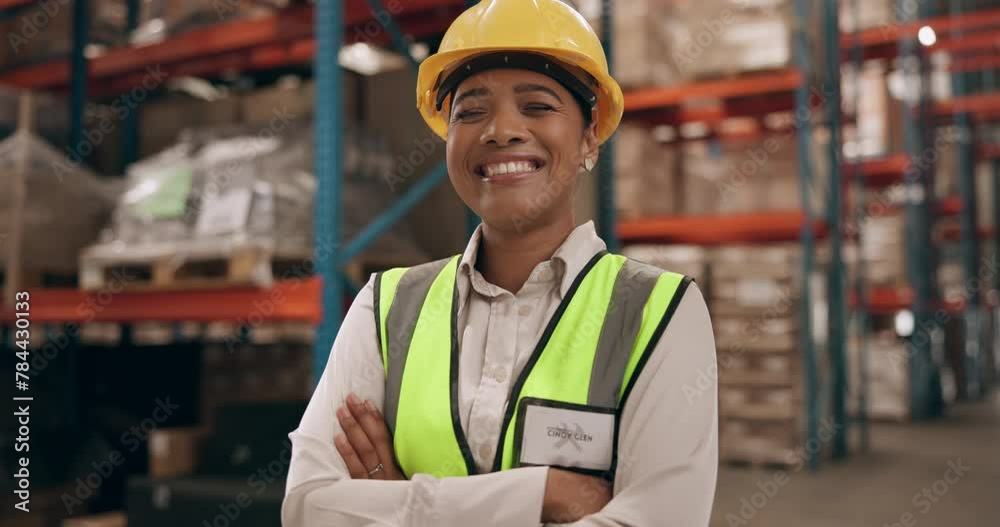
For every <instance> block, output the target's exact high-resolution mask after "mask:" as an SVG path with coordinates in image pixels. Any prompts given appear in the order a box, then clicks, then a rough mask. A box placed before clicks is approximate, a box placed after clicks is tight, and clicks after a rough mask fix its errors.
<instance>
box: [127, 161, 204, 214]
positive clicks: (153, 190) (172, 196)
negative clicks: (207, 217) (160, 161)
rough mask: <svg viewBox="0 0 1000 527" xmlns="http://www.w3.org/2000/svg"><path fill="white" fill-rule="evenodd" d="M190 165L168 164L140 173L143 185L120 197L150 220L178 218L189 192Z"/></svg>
mask: <svg viewBox="0 0 1000 527" xmlns="http://www.w3.org/2000/svg"><path fill="white" fill-rule="evenodd" d="M191 176H192V170H191V166H190V165H187V164H182V165H177V166H171V167H169V168H164V169H163V170H159V171H156V172H154V173H150V174H147V175H144V176H143V184H141V185H136V186H135V188H133V189H131V190H129V192H128V193H127V194H126V195H125V196H124V197H123V198H122V199H123V201H125V202H126V203H131V204H132V206H131V209H132V213H133V214H135V215H136V216H139V217H144V218H152V219H171V218H180V217H181V216H183V215H184V211H185V210H186V208H187V199H188V194H190V193H191Z"/></svg>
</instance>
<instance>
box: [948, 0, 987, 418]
mask: <svg viewBox="0 0 1000 527" xmlns="http://www.w3.org/2000/svg"><path fill="white" fill-rule="evenodd" d="M950 4H951V14H952V15H953V16H957V15H960V14H962V0H952V1H951V2H950ZM959 31H960V30H959ZM955 36H956V37H960V36H961V35H960V34H959V35H955ZM965 77H966V74H965V73H962V72H957V73H954V74H953V75H952V76H951V82H952V92H953V94H954V96H955V97H961V96H963V95H967V94H968V93H969V90H968V86H967V85H966V78H965ZM954 121H955V128H956V130H957V131H958V148H957V149H956V150H957V152H956V153H957V154H958V155H957V156H956V158H957V161H958V166H957V169H958V191H959V195H960V196H961V198H962V210H961V211H960V212H959V233H960V236H959V245H960V250H961V255H962V258H961V261H962V270H963V272H964V275H965V283H967V284H970V283H972V280H975V279H978V276H979V273H978V266H979V228H978V225H977V224H976V219H977V215H976V167H975V146H974V145H973V141H972V135H973V130H972V121H971V119H970V118H969V114H968V113H966V112H962V113H957V114H955V118H954ZM979 299H980V292H979V291H978V290H976V291H970V292H969V294H968V298H967V299H966V304H965V313H964V315H965V317H964V318H965V334H964V335H963V340H964V341H965V346H963V349H964V354H963V366H964V369H965V393H964V394H962V395H963V396H965V397H967V398H970V399H973V398H977V397H978V396H979V395H980V394H981V393H982V390H981V389H982V385H981V382H980V375H979V361H980V349H979V342H980V340H979V338H980V335H981V329H980V321H979V317H980V314H981V311H980V307H981V303H980V301H979Z"/></svg>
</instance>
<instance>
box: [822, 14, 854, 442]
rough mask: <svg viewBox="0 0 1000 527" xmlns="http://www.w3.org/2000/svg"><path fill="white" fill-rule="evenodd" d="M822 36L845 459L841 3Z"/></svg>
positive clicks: (837, 409)
mask: <svg viewBox="0 0 1000 527" xmlns="http://www.w3.org/2000/svg"><path fill="white" fill-rule="evenodd" d="M823 7H824V13H823V21H824V25H825V28H824V29H825V32H824V33H823V34H824V36H825V38H824V44H825V48H826V65H827V68H826V82H828V83H829V84H830V90H829V93H828V94H827V95H828V99H827V100H826V101H824V103H825V108H826V113H827V120H828V121H829V123H830V124H829V129H830V142H829V157H830V192H829V197H830V201H829V203H828V207H827V224H828V225H829V233H830V234H829V236H830V268H829V273H828V274H827V278H828V282H827V301H828V309H829V310H828V312H827V315H828V320H829V330H828V335H829V342H828V344H827V346H828V347H827V353H828V355H829V356H830V381H831V384H832V385H833V386H832V387H833V393H832V400H831V404H832V408H831V412H832V414H833V415H832V417H833V445H832V446H833V457H834V458H835V459H836V458H842V457H844V456H846V455H847V431H848V422H847V405H846V400H847V356H846V353H845V352H844V341H845V339H844V333H845V330H846V324H845V313H846V307H845V306H846V304H847V301H846V299H845V294H844V293H845V291H844V256H843V235H844V229H843V218H844V211H843V206H842V203H841V198H842V196H843V193H842V192H841V189H842V188H843V187H842V186H841V177H842V172H841V158H840V153H841V135H842V134H841V122H840V117H841V113H840V112H841V109H840V26H839V25H838V19H837V15H838V10H839V2H837V1H836V0H826V1H825V2H823Z"/></svg>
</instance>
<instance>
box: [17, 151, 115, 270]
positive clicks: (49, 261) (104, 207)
mask: <svg viewBox="0 0 1000 527" xmlns="http://www.w3.org/2000/svg"><path fill="white" fill-rule="evenodd" d="M22 169H23V172H22ZM116 183H117V182H116V181H114V180H108V179H100V178H98V177H97V176H96V175H95V174H93V173H91V172H90V171H89V170H88V169H87V168H86V167H84V166H80V165H78V164H76V163H74V162H73V161H71V160H69V159H67V158H66V156H65V155H63V154H62V153H61V152H59V151H58V150H56V149H55V148H54V147H52V146H51V145H49V143H47V142H46V141H44V140H42V139H40V138H38V137H36V136H34V135H32V134H30V133H28V132H26V131H19V132H17V133H15V134H14V135H12V136H10V137H8V138H7V139H5V140H4V141H3V142H0V188H3V189H4V191H3V192H0V233H4V235H5V236H4V238H3V239H0V264H3V266H4V268H6V266H7V265H8V264H9V263H10V262H11V261H12V260H13V259H17V260H18V261H19V263H20V268H21V273H20V274H21V282H22V283H21V285H47V284H51V285H70V286H72V285H75V284H73V283H71V282H73V281H74V276H75V275H76V273H77V253H78V252H79V251H80V250H81V249H82V248H83V247H85V246H86V245H88V244H90V243H93V242H94V241H95V240H96V239H97V238H98V234H99V233H100V230H101V227H102V226H103V225H104V224H105V223H106V222H107V221H108V218H109V217H110V215H111V210H112V208H113V206H114V203H115V199H116V196H117V193H118V188H119V185H117V184H116ZM18 186H20V188H21V189H22V190H23V193H21V192H18V191H17V189H18ZM15 231H17V233H19V235H18V234H17V233H15ZM16 240H20V243H15V242H16ZM67 282H70V283H67Z"/></svg>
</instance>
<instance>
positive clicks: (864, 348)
mask: <svg viewBox="0 0 1000 527" xmlns="http://www.w3.org/2000/svg"><path fill="white" fill-rule="evenodd" d="M851 12H852V17H853V19H854V24H853V27H855V28H857V27H861V0H852V2H851ZM863 57H864V54H863V52H862V49H861V40H860V37H859V34H858V32H857V31H855V32H854V34H853V35H852V39H851V62H852V63H853V64H854V66H855V68H856V72H855V75H854V89H853V91H854V112H853V113H854V115H857V114H858V107H859V105H860V100H861V68H862V61H863ZM858 155H860V152H858ZM852 167H853V168H852V173H851V183H852V184H851V186H852V188H853V190H854V196H852V198H853V199H854V200H855V201H854V202H855V203H856V205H855V207H856V208H855V211H856V212H855V215H854V223H855V227H856V228H855V235H856V236H857V238H856V240H857V245H858V247H861V246H862V245H863V238H864V230H863V229H861V228H860V227H861V225H864V223H865V221H866V214H865V207H866V205H865V176H864V172H863V171H862V170H861V164H860V163H854V164H853V165H852ZM854 297H855V298H856V299H857V302H856V304H855V305H856V307H855V317H856V321H857V332H858V338H857V339H856V340H855V341H854V342H855V343H856V344H857V345H858V346H859V347H860V349H858V386H857V394H858V398H857V415H856V416H855V419H856V421H857V424H858V428H859V430H858V431H859V434H860V442H861V451H862V452H868V449H869V446H870V445H871V429H870V426H869V420H868V367H869V362H868V361H869V357H868V293H867V290H866V287H865V273H864V272H863V268H862V267H861V266H858V268H857V270H856V271H855V273H854Z"/></svg>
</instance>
